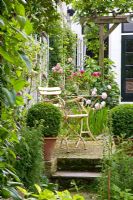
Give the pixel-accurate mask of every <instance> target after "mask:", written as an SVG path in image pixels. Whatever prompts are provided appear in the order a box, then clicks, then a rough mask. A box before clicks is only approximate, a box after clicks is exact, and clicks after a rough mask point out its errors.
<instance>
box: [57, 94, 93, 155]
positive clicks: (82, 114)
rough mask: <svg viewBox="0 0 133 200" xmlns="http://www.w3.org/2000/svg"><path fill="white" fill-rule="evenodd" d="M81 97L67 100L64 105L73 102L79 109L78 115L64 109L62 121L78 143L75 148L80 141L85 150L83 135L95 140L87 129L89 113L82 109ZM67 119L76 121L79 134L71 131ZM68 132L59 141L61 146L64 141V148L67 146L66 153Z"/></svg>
mask: <svg viewBox="0 0 133 200" xmlns="http://www.w3.org/2000/svg"><path fill="white" fill-rule="evenodd" d="M82 100H83V97H80V96H79V97H77V98H74V99H71V100H67V101H66V103H68V102H75V103H76V104H77V106H78V108H79V113H77V114H70V113H68V112H67V111H66V109H65V108H64V120H65V123H66V124H67V125H68V127H69V128H70V130H71V131H73V133H74V134H75V135H76V136H77V137H78V141H77V142H76V145H75V147H78V145H79V142H80V141H82V142H83V145H84V149H86V142H85V140H84V137H83V134H87V135H88V136H89V137H90V138H91V139H92V140H96V138H95V137H94V136H93V134H92V133H91V131H90V128H89V122H88V118H89V113H88V111H87V109H86V108H85V107H84V105H83V101H82ZM69 119H76V120H77V123H78V122H79V123H80V132H77V131H76V130H75V129H73V128H72V127H71V125H70V123H69ZM84 124H85V126H86V130H84ZM69 136H70V134H69V132H68V133H67V134H66V136H65V137H63V138H62V140H61V146H62V143H63V140H65V142H66V146H67V152H69V147H68V139H69Z"/></svg>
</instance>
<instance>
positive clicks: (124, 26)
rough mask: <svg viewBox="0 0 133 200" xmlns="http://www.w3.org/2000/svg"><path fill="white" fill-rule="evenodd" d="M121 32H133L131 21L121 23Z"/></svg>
mask: <svg viewBox="0 0 133 200" xmlns="http://www.w3.org/2000/svg"><path fill="white" fill-rule="evenodd" d="M122 33H133V23H123V24H122Z"/></svg>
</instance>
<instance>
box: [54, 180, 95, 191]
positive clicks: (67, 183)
mask: <svg viewBox="0 0 133 200" xmlns="http://www.w3.org/2000/svg"><path fill="white" fill-rule="evenodd" d="M51 181H52V183H56V184H58V187H59V189H61V190H66V189H67V190H68V189H70V190H76V189H77V188H78V189H81V187H83V188H84V187H85V186H87V187H89V186H91V185H95V187H96V186H98V182H99V178H87V179H82V178H78V179H75V178H69V179H68V178H60V177H59V178H52V179H51Z"/></svg>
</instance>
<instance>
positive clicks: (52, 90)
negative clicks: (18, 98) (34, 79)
mask: <svg viewBox="0 0 133 200" xmlns="http://www.w3.org/2000/svg"><path fill="white" fill-rule="evenodd" d="M38 90H39V93H40V95H44V96H47V95H55V96H56V95H60V94H61V88H60V87H38Z"/></svg>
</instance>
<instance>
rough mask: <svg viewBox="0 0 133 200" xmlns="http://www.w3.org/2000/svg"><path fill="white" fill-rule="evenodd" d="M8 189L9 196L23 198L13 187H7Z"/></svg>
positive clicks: (19, 199)
mask: <svg viewBox="0 0 133 200" xmlns="http://www.w3.org/2000/svg"><path fill="white" fill-rule="evenodd" d="M8 191H9V192H10V195H11V197H12V198H13V199H14V200H22V199H23V198H22V197H21V196H20V195H19V194H18V192H17V190H16V189H15V188H13V187H12V188H8Z"/></svg>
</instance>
